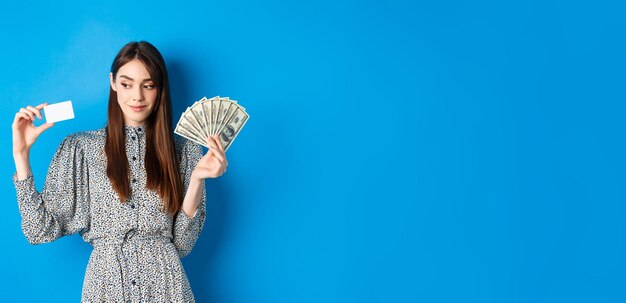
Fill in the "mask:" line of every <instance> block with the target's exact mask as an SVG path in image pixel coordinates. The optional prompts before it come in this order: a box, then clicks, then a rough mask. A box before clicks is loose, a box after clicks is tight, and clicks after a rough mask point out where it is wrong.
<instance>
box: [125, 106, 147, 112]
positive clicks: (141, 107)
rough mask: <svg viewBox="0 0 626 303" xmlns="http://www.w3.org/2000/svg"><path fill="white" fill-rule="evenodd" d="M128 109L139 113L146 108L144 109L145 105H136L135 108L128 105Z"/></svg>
mask: <svg viewBox="0 0 626 303" xmlns="http://www.w3.org/2000/svg"><path fill="white" fill-rule="evenodd" d="M129 107H130V108H131V109H132V110H133V111H136V112H140V111H142V110H143V109H144V108H146V107H147V105H137V106H132V105H129Z"/></svg>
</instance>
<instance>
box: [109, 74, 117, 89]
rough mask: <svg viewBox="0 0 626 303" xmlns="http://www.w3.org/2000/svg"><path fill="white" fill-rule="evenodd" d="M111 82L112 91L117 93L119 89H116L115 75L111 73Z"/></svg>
mask: <svg viewBox="0 0 626 303" xmlns="http://www.w3.org/2000/svg"><path fill="white" fill-rule="evenodd" d="M109 81H110V82H111V89H112V90H113V91H117V89H116V88H115V80H113V73H109Z"/></svg>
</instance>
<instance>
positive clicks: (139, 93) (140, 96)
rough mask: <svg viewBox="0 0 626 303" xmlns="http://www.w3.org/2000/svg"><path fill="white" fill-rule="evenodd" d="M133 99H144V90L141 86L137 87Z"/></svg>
mask: <svg viewBox="0 0 626 303" xmlns="http://www.w3.org/2000/svg"><path fill="white" fill-rule="evenodd" d="M132 99H133V101H143V91H142V90H141V86H140V87H138V88H136V89H135V91H134V92H133V98H132Z"/></svg>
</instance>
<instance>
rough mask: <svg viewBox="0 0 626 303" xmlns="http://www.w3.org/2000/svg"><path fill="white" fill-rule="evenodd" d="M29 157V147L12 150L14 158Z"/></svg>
mask: <svg viewBox="0 0 626 303" xmlns="http://www.w3.org/2000/svg"><path fill="white" fill-rule="evenodd" d="M29 157H30V149H24V150H19V151H15V150H14V151H13V158H15V159H28V158H29Z"/></svg>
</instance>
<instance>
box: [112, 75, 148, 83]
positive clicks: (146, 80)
mask: <svg viewBox="0 0 626 303" xmlns="http://www.w3.org/2000/svg"><path fill="white" fill-rule="evenodd" d="M120 78H126V79H128V80H130V81H135V79H133V78H131V77H129V76H126V75H120ZM148 81H152V78H147V79H143V80H142V81H141V82H148Z"/></svg>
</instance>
